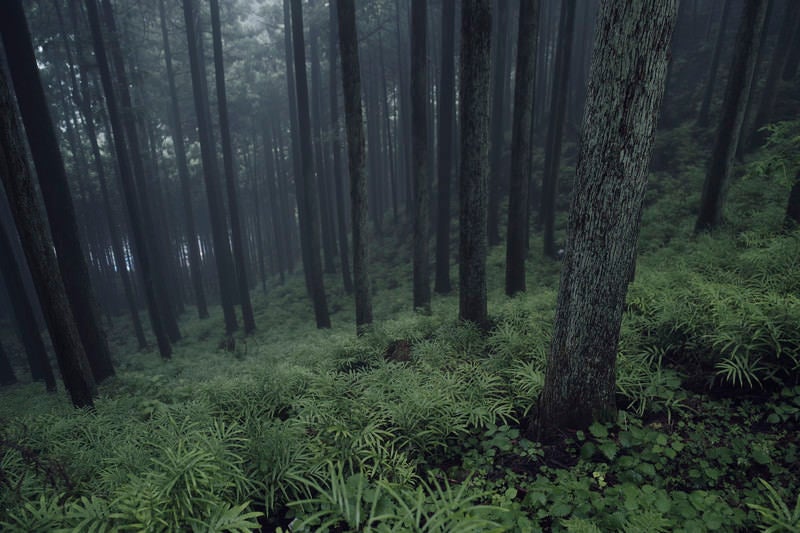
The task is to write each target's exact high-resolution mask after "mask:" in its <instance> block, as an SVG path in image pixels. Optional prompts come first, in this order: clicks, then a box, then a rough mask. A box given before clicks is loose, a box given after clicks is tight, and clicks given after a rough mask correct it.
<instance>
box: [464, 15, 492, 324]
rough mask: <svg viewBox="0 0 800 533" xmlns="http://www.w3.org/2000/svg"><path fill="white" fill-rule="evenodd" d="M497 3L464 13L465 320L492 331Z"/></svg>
mask: <svg viewBox="0 0 800 533" xmlns="http://www.w3.org/2000/svg"><path fill="white" fill-rule="evenodd" d="M491 35H492V13H491V0H465V1H464V3H463V5H462V8H461V58H460V63H461V68H460V80H459V81H460V90H459V95H460V100H459V103H460V111H459V112H460V115H461V181H460V191H461V194H460V199H459V205H460V208H459V221H460V237H459V265H458V267H459V268H458V273H459V317H460V318H461V319H462V320H468V321H471V322H474V323H475V324H476V325H477V326H478V327H480V328H486V327H488V317H487V309H486V249H487V242H486V218H487V213H486V212H487V205H488V198H487V180H488V170H489V169H488V156H489V55H490V54H489V51H490V48H491V45H490V42H491Z"/></svg>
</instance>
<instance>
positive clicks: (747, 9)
mask: <svg viewBox="0 0 800 533" xmlns="http://www.w3.org/2000/svg"><path fill="white" fill-rule="evenodd" d="M767 3H768V2H767V0H745V4H744V8H743V10H742V16H741V22H740V24H739V31H738V33H737V35H736V48H735V49H734V52H733V60H732V61H731V68H730V74H729V75H728V85H727V87H726V89H725V99H724V101H723V103H722V110H721V114H720V121H719V125H718V126H717V135H716V138H715V140H714V148H713V149H712V152H711V160H710V162H709V166H708V172H707V173H706V179H705V182H704V184H703V195H702V197H701V199H700V211H699V214H698V217H697V222H696V223H695V232H696V233H698V232H701V231H707V230H711V229H713V228H714V227H716V226H717V225H719V224H720V222H721V221H722V205H723V203H724V202H725V194H726V192H727V188H728V181H729V177H730V173H731V167H732V166H733V159H734V156H735V155H736V148H737V145H738V142H739V134H740V133H741V130H742V123H743V122H744V114H745V109H746V107H747V95H748V94H749V92H750V86H751V84H752V81H753V72H754V71H755V68H756V56H757V54H758V42H759V38H760V35H761V32H762V31H763V28H764V21H765V19H766V12H767Z"/></svg>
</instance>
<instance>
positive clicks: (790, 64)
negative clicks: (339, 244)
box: [781, 29, 800, 81]
mask: <svg viewBox="0 0 800 533" xmlns="http://www.w3.org/2000/svg"><path fill="white" fill-rule="evenodd" d="M798 65H800V30H796V29H795V31H794V38H793V39H792V45H791V50H789V55H788V56H787V57H786V64H785V65H784V66H783V73H782V74H781V79H782V80H783V81H792V80H793V79H794V77H795V76H796V75H797V66H798Z"/></svg>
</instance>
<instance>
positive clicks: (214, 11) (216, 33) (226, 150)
mask: <svg viewBox="0 0 800 533" xmlns="http://www.w3.org/2000/svg"><path fill="white" fill-rule="evenodd" d="M211 33H212V35H213V40H214V72H215V79H216V82H217V107H218V108H219V130H220V137H221V138H222V161H223V168H224V171H225V185H226V186H227V191H228V214H229V215H230V219H231V237H232V239H231V240H232V241H233V258H234V263H235V266H236V283H237V284H238V289H239V301H240V304H241V306H242V322H244V332H245V333H252V332H253V331H254V330H255V329H256V322H255V318H254V317H253V304H252V303H250V285H249V284H248V283H247V263H246V262H245V259H246V258H247V246H246V242H247V241H246V240H245V238H244V235H243V233H242V222H241V219H240V217H239V191H238V187H237V185H236V172H235V170H234V162H233V147H232V146H231V127H230V120H229V119H228V97H227V95H226V94H225V67H224V65H223V58H222V30H221V29H220V22H219V0H211Z"/></svg>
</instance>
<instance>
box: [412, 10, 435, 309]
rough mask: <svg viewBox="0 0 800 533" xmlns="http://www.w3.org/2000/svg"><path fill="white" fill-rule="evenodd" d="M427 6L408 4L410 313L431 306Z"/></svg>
mask: <svg viewBox="0 0 800 533" xmlns="http://www.w3.org/2000/svg"><path fill="white" fill-rule="evenodd" d="M427 11H428V8H427V2H426V1H425V0H411V34H410V36H409V37H410V41H411V132H412V133H411V144H412V147H411V173H412V175H413V180H414V206H413V207H414V209H413V217H412V220H413V226H414V261H413V262H414V269H413V278H414V291H413V292H414V309H421V310H423V311H429V310H430V306H431V287H430V265H429V263H430V259H429V255H430V254H429V251H428V248H429V247H428V241H429V240H430V239H429V234H430V212H429V211H430V193H429V189H430V184H429V183H428V174H427V166H426V165H427V157H428V118H427V100H426V98H427V94H426V91H427V87H428V73H427V72H428V66H427V65H428V58H427V56H426V55H425V54H426V36H427V34H428V16H427Z"/></svg>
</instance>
